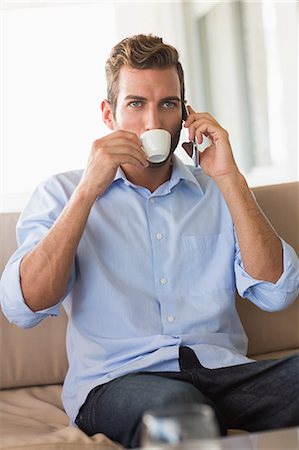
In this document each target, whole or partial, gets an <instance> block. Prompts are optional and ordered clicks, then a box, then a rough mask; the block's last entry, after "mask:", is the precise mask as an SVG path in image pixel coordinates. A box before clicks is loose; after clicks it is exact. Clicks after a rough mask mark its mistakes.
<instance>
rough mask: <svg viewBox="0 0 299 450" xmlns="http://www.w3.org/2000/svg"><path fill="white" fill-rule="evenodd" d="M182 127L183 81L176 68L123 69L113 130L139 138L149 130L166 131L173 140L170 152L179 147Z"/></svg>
mask: <svg viewBox="0 0 299 450" xmlns="http://www.w3.org/2000/svg"><path fill="white" fill-rule="evenodd" d="M181 127H182V103H181V97H180V81H179V77H178V73H177V70H176V68H175V67H170V68H167V69H142V70H140V69H132V68H129V67H126V66H124V67H122V68H121V70H120V74H119V80H118V97H117V106H116V111H115V117H114V120H113V128H114V130H118V129H122V130H125V131H131V132H133V133H135V134H136V135H137V136H138V137H139V136H140V135H141V134H142V133H143V132H144V131H147V130H151V129H156V128H160V129H164V130H167V131H169V132H170V134H171V136H172V142H171V152H173V151H174V150H175V148H176V146H177V144H178V141H179V137H180V131H181Z"/></svg>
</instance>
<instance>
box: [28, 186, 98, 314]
mask: <svg viewBox="0 0 299 450" xmlns="http://www.w3.org/2000/svg"><path fill="white" fill-rule="evenodd" d="M93 201H94V198H93V197H92V196H90V195H89V194H88V193H87V192H85V191H84V189H78V190H77V191H75V192H74V194H73V196H72V198H71V199H70V201H69V203H68V204H67V206H66V207H65V209H64V210H63V211H62V213H61V215H60V216H59V218H58V219H57V221H56V222H55V223H54V225H53V226H52V228H51V229H50V231H49V232H48V234H47V235H46V236H45V237H44V238H43V239H42V241H41V242H40V243H39V244H38V245H37V246H36V247H35V248H34V249H33V250H32V251H31V252H29V253H27V255H25V257H24V258H23V260H22V262H21V267H20V278H21V287H22V292H23V296H24V299H25V302H26V304H27V305H28V306H29V308H30V309H32V310H33V311H38V310H41V309H44V308H49V307H50V306H54V305H55V304H57V303H58V302H59V300H60V299H61V297H62V296H63V294H64V292H65V289H66V287H67V283H68V280H69V277H70V273H71V269H72V265H73V262H74V258H75V255H76V251H77V247H78V244H79V242H80V239H81V236H82V233H83V231H84V228H85V225H86V222H87V219H88V215H89V212H90V209H91V207H92V204H93Z"/></svg>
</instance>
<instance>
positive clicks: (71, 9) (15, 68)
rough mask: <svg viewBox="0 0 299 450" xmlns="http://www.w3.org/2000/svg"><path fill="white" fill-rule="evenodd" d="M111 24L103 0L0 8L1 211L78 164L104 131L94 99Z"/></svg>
mask: <svg viewBox="0 0 299 450" xmlns="http://www.w3.org/2000/svg"><path fill="white" fill-rule="evenodd" d="M105 16H109V20H105ZM114 24H115V21H114V9H113V6H112V5H111V4H110V3H101V4H89V5H82V4H80V3H77V4H68V5H66V6H65V5H63V4H61V5H59V6H44V5H43V7H22V8H16V9H8V10H4V11H3V72H2V76H3V83H2V96H3V97H2V98H3V119H2V120H3V122H2V123H3V136H2V143H1V144H2V145H1V153H2V173H1V181H2V186H1V187H2V196H1V201H2V205H1V208H2V210H11V209H18V208H21V207H22V206H23V203H24V201H25V199H26V198H27V197H28V195H29V193H30V192H31V191H32V190H33V188H34V187H35V186H36V184H37V183H39V182H40V181H41V180H43V179H44V178H46V177H48V176H50V175H51V174H53V173H56V172H60V171H64V170H68V169H73V168H78V167H84V165H85V162H86V159H87V157H88V153H89V149H90V147H91V144H92V142H93V140H94V139H96V138H97V137H99V135H101V134H103V133H107V130H106V128H105V127H104V125H103V124H102V119H101V114H100V101H101V99H102V98H103V97H105V88H106V86H105V79H104V71H103V65H104V62H105V60H106V59H107V56H108V54H109V51H110V48H111V46H112V45H113V44H114V42H115V25H114Z"/></svg>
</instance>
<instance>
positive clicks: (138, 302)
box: [1, 156, 299, 422]
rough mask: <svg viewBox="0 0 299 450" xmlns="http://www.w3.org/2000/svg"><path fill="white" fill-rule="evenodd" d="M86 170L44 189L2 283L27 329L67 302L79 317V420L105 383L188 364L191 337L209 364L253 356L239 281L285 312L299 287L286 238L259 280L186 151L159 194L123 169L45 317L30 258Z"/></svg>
mask: <svg viewBox="0 0 299 450" xmlns="http://www.w3.org/2000/svg"><path fill="white" fill-rule="evenodd" d="M82 173H83V172H82V171H72V172H68V173H63V174H59V175H56V176H53V177H52V178H51V179H49V180H48V181H47V182H45V183H43V184H41V185H40V186H39V187H38V188H37V189H36V191H35V192H34V194H33V196H32V198H31V199H30V201H29V202H28V204H27V206H26V208H25V210H24V212H23V214H22V216H21V218H20V220H19V223H18V226H17V235H18V242H19V245H20V247H19V249H18V250H17V251H16V253H15V254H14V255H13V256H12V257H11V259H10V261H9V262H8V264H7V266H6V270H5V271H4V274H3V277H2V284H1V289H2V290H1V301H2V308H3V311H4V313H5V315H6V316H7V318H8V319H9V320H10V321H12V322H14V323H16V324H17V325H19V326H21V327H32V326H34V325H36V324H37V323H38V322H40V321H41V320H42V319H43V318H45V317H47V316H48V315H58V314H59V310H60V307H61V304H63V306H64V308H65V310H66V312H67V314H68V316H69V322H68V329H67V353H68V358H69V371H68V373H67V376H66V379H65V383H64V387H63V403H64V407H65V409H66V412H67V413H68V414H69V416H70V418H71V421H72V422H73V421H74V420H75V417H76V415H77V413H78V410H79V408H80V406H81V405H82V404H83V403H84V401H85V398H86V396H87V395H88V393H89V391H90V390H91V389H92V388H94V387H95V386H96V385H99V384H102V383H105V382H108V381H110V380H112V379H114V378H117V377H119V376H121V375H124V374H127V373H130V372H133V371H140V370H147V371H179V362H178V352H179V347H180V345H187V346H189V347H191V348H192V349H193V350H194V351H195V353H196V355H197V357H198V359H199V360H200V362H201V363H202V365H203V366H205V367H209V368H216V367H224V366H230V365H235V364H242V363H246V362H250V361H252V360H250V359H248V358H247V357H246V356H245V355H246V350H247V338H246V336H245V333H244V330H243V328H242V325H241V323H240V320H239V317H238V314H237V311H236V307H235V289H236V288H237V290H238V292H239V293H240V295H241V296H244V297H247V298H249V299H250V300H251V301H252V302H253V303H255V304H256V305H258V306H259V307H261V308H263V309H265V310H267V311H275V310H279V309H283V308H285V307H287V306H288V305H289V304H290V303H291V302H292V301H293V300H294V298H295V297H296V295H297V294H298V272H299V269H298V258H297V256H296V254H295V252H294V251H293V250H292V248H291V247H290V246H289V245H288V244H286V243H285V242H282V244H283V252H284V254H283V255H284V273H283V274H282V276H281V278H280V279H279V280H278V282H277V283H276V284H273V283H270V282H264V281H260V280H256V279H253V278H252V277H250V276H249V275H248V274H247V273H246V272H245V270H244V268H243V264H242V259H241V255H240V251H239V248H238V243H237V241H236V235H235V231H234V226H233V222H232V218H231V216H230V213H229V211H228V208H227V206H226V203H225V201H224V200H223V197H222V195H221V193H220V192H219V190H218V188H217V186H216V185H215V183H214V182H213V180H212V179H211V178H209V177H208V176H206V175H205V174H204V172H203V171H202V170H201V169H200V168H194V167H187V166H185V165H184V164H183V163H182V162H181V161H180V160H179V159H178V158H177V157H175V156H173V170H172V175H171V178H170V180H169V181H167V182H165V183H164V184H163V185H162V186H160V187H159V188H158V189H157V190H156V191H155V192H153V193H151V192H150V191H149V190H148V189H146V188H143V187H140V186H135V185H133V184H132V183H130V182H129V181H128V180H127V179H126V177H125V176H124V173H123V172H122V170H121V169H119V170H118V171H117V174H116V176H115V179H114V181H113V183H112V184H111V186H110V187H109V188H108V189H107V191H106V192H105V193H104V194H103V195H102V196H101V197H100V198H98V199H97V200H96V201H95V203H94V205H93V207H92V209H91V212H90V215H89V219H88V222H87V225H86V228H85V231H84V233H83V236H82V239H81V241H80V243H79V246H78V250H77V255H76V259H75V262H74V265H73V270H72V275H71V277H70V280H69V283H68V287H67V290H66V292H65V295H64V297H63V298H62V299H61V301H60V303H59V304H57V305H56V306H54V307H51V308H48V309H46V310H42V311H38V312H35V313H34V312H32V311H31V310H30V309H29V308H28V307H27V306H26V304H25V301H24V299H23V296H22V291H21V287H20V283H19V264H20V261H21V258H22V257H23V255H24V254H25V253H26V252H28V251H29V250H31V249H32V248H33V247H34V246H35V245H36V244H37V243H38V242H39V241H40V240H41V239H42V238H43V236H45V235H46V234H47V232H48V230H49V229H50V228H51V226H52V224H53V223H54V221H55V220H56V219H57V217H58V216H59V215H60V213H61V211H62V210H63V208H64V206H65V205H66V204H67V202H68V200H69V198H70V196H71V194H72V192H73V191H74V189H75V187H76V186H77V184H78V183H79V180H80V178H81V176H82ZM66 239H67V236H66Z"/></svg>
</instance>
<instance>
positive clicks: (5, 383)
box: [0, 310, 67, 389]
mask: <svg viewBox="0 0 299 450" xmlns="http://www.w3.org/2000/svg"><path fill="white" fill-rule="evenodd" d="M66 323H67V316H66V314H65V312H64V310H62V313H61V316H60V317H49V318H47V320H44V321H42V322H41V323H40V324H38V325H37V326H36V327H34V328H29V329H25V330H24V329H21V328H18V327H17V326H16V325H13V324H11V323H9V322H8V321H7V319H6V317H5V316H4V314H3V313H2V311H0V353H1V369H0V375H1V376H0V389H6V388H11V387H21V386H34V385H35V386H38V385H44V384H57V383H62V382H63V380H64V377H65V374H66V371H67V357H66V349H65V333H66ZM8 347H9V351H7V348H8Z"/></svg>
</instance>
